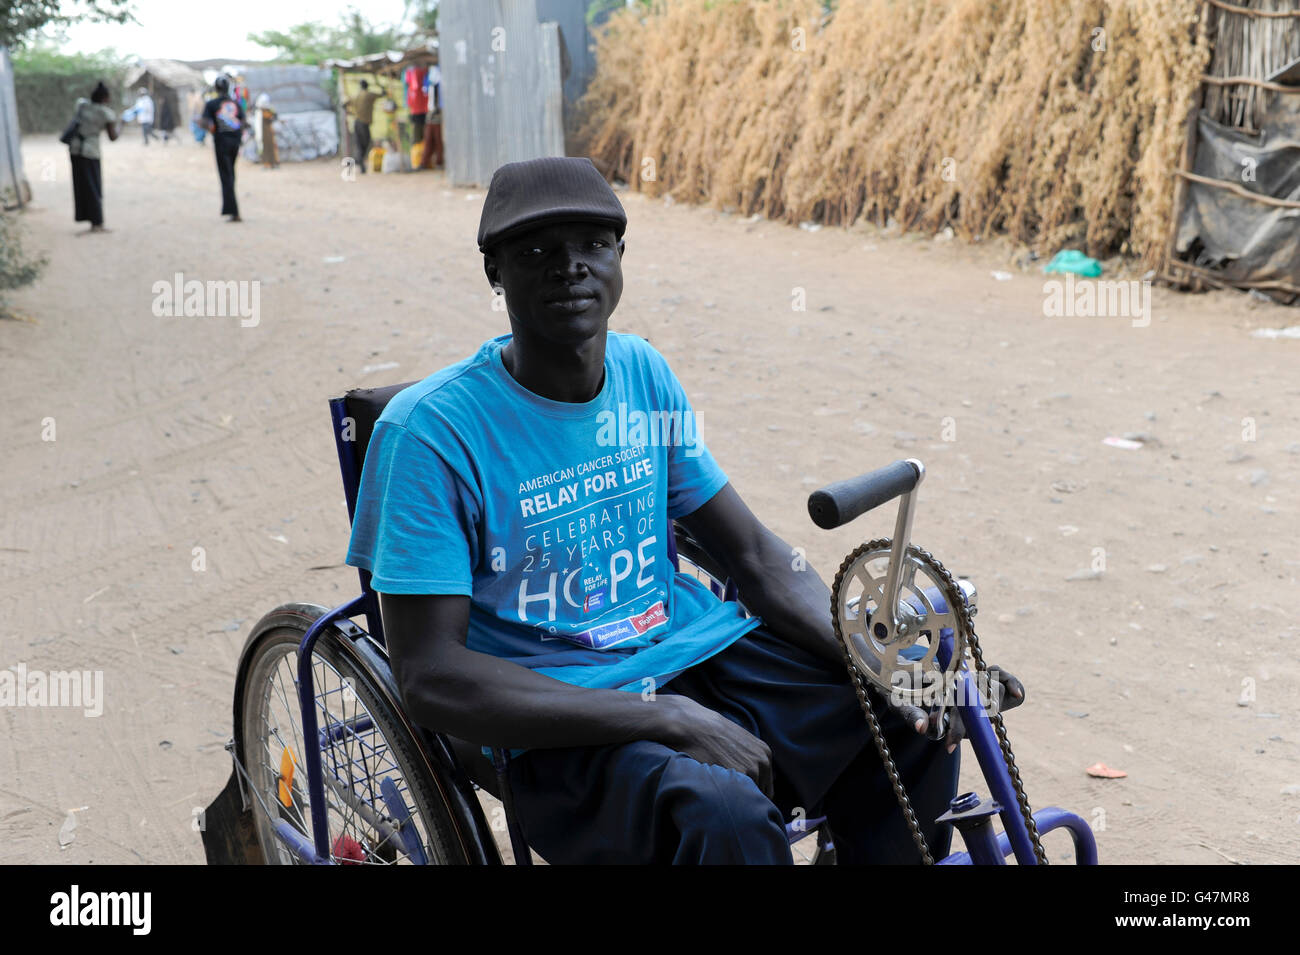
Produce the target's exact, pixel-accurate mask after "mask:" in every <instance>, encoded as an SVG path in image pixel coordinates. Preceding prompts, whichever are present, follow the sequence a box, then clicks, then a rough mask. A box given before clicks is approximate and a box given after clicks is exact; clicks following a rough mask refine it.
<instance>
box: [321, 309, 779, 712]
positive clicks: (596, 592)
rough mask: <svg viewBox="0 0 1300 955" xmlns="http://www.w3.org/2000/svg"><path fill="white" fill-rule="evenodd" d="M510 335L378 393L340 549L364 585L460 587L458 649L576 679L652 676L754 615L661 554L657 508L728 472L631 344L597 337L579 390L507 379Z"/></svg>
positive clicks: (671, 672)
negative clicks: (595, 359) (598, 355)
mask: <svg viewBox="0 0 1300 955" xmlns="http://www.w3.org/2000/svg"><path fill="white" fill-rule="evenodd" d="M509 340H510V336H508V335H506V336H502V337H501V338H496V339H493V340H491V341H488V342H486V343H484V345H483V346H482V347H481V348H480V349H479V350H478V352H477V354H475V355H473V356H472V357H470V358H467V359H466V360H464V361H462V362H459V363H457V364H455V365H452V366H450V367H449V368H445V369H443V370H442V371H440V372H438V373H437V374H434V375H432V376H430V377H429V378H426V379H425V380H424V381H422V382H419V383H418V384H415V385H412V386H411V387H409V388H407V389H405V390H404V391H402V392H400V393H399V394H397V395H396V396H395V397H394V398H393V399H392V401H390V402H389V404H388V406H387V407H386V408H385V409H384V413H383V414H382V415H381V416H380V418H379V422H378V423H377V424H376V426H375V430H374V435H373V436H372V438H371V441H370V445H369V448H368V449H367V451H366V460H365V467H364V470H363V474H362V477H361V488H360V491H359V494H358V497H357V508H356V516H355V518H354V520H353V524H352V543H351V546H350V548H349V549H348V557H347V561H348V563H349V564H352V565H353V566H357V567H363V568H365V569H367V570H369V571H370V572H371V574H372V575H373V580H372V586H373V587H374V589H375V590H377V591H379V592H380V593H388V594H463V595H465V596H468V597H469V598H470V620H469V633H468V639H467V646H468V647H469V648H470V649H471V650H477V651H479V652H482V653H488V654H491V655H493V656H497V657H502V658H504V659H507V660H510V661H511V662H513V663H517V664H520V665H521V666H525V667H528V668H529V669H532V670H536V671H537V672H539V673H543V674H545V675H546V676H549V677H553V678H555V679H557V680H561V681H563V682H565V683H570V684H574V685H578V686H586V687H593V688H601V689H624V690H637V691H640V690H643V689H645V688H646V687H662V686H663V685H664V684H665V683H667V682H668V681H669V680H671V679H672V678H673V677H675V676H677V675H678V674H679V673H681V672H682V671H683V670H685V669H687V668H688V667H691V666H694V665H695V664H697V663H701V662H702V661H704V660H706V659H708V658H709V657H711V656H713V655H714V654H715V653H718V652H719V651H721V650H723V649H725V648H726V647H728V646H730V645H731V644H732V643H733V642H735V641H736V640H737V639H739V638H740V637H741V636H742V635H744V634H745V633H747V632H749V631H750V630H752V629H753V628H754V627H756V626H758V625H759V620H758V619H757V618H752V617H746V616H745V615H744V614H743V612H742V611H741V610H740V609H739V607H738V606H737V605H736V604H735V603H734V602H732V603H725V602H723V601H720V600H718V599H717V598H716V597H715V596H714V595H713V594H712V593H711V592H710V591H709V589H708V588H707V587H705V586H704V585H703V584H701V583H700V582H699V581H698V580H696V579H695V578H694V577H691V576H689V575H687V574H676V573H674V571H673V568H672V564H671V563H670V562H669V560H668V535H670V534H671V533H672V525H671V520H672V519H673V518H677V517H682V516H684V515H687V514H690V513H691V512H692V511H694V510H696V509H697V508H698V507H700V505H702V504H704V503H705V502H707V501H708V500H709V499H710V498H711V497H713V495H714V494H716V493H717V492H718V491H719V490H721V489H722V487H723V486H724V485H725V484H726V483H727V476H726V474H724V473H723V471H722V469H721V468H720V467H719V466H718V464H717V462H716V461H714V459H713V456H712V455H711V454H710V453H709V451H708V449H707V448H706V447H705V446H704V443H703V442H702V441H701V440H700V436H699V428H698V420H697V419H696V417H695V415H694V412H693V410H692V409H691V405H690V402H689V401H688V400H687V398H686V394H685V392H684V391H683V390H682V386H681V383H680V382H678V380H677V378H676V376H675V375H674V374H673V373H672V371H671V370H670V369H669V367H668V363H667V362H666V361H665V360H664V358H663V356H662V355H660V354H659V353H658V352H657V351H655V350H654V349H653V348H652V347H651V346H650V344H649V343H648V342H646V341H645V340H644V339H642V338H639V337H637V336H634V335H623V334H618V333H614V332H611V333H609V336H608V339H607V342H606V346H605V380H604V384H603V386H602V387H601V391H600V393H599V394H598V395H597V396H596V397H595V398H594V399H592V400H591V401H588V402H582V403H571V402H563V401H552V400H550V399H548V398H543V397H541V396H539V395H535V394H533V393H532V392H531V391H528V390H527V389H526V388H524V387H523V386H522V385H520V384H519V383H518V382H517V381H515V379H514V378H513V377H511V375H510V373H509V372H508V371H506V368H505V365H504V364H503V363H502V361H501V349H502V346H503V345H505V344H506V343H508V342H509ZM648 680H653V681H654V682H653V683H649V682H647V681H648Z"/></svg>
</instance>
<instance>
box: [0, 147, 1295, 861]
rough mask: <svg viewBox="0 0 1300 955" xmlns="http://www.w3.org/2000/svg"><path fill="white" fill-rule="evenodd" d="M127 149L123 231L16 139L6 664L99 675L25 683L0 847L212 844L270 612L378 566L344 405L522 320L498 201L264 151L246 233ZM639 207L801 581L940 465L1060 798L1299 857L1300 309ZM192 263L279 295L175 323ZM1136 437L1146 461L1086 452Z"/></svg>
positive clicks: (694, 363) (163, 167)
mask: <svg viewBox="0 0 1300 955" xmlns="http://www.w3.org/2000/svg"><path fill="white" fill-rule="evenodd" d="M133 132H134V131H133V130H132V131H131V133H133ZM105 152H106V158H105V160H104V179H105V188H106V192H107V218H108V224H109V225H110V226H111V227H112V229H113V230H114V231H113V232H112V233H111V234H108V235H103V236H90V237H77V236H76V235H75V234H74V233H75V231H76V229H78V228H80V226H74V224H73V222H72V212H71V188H70V185H69V182H68V164H67V159H66V156H65V155H64V152H63V149H62V147H60V146H59V145H58V144H57V143H56V142H55V141H54V140H53V138H52V137H49V138H30V139H28V140H27V141H26V143H25V144H24V158H25V162H26V166H27V170H28V174H29V176H30V177H31V178H32V179H33V185H34V188H35V190H36V206H35V208H33V209H32V210H31V211H30V213H29V214H28V215H27V216H25V221H26V223H27V226H28V229H29V236H30V244H31V245H32V246H33V247H34V248H38V249H44V250H45V251H47V252H48V253H49V256H50V265H49V268H48V270H47V272H46V273H45V276H44V278H43V279H42V281H41V282H40V283H39V284H38V285H37V286H35V287H32V288H29V289H27V290H24V291H23V292H22V293H20V294H19V295H17V296H16V303H17V304H18V306H19V308H21V309H22V310H23V311H24V312H25V313H26V314H27V315H28V316H30V318H31V321H29V322H13V321H6V322H0V380H3V382H4V397H5V414H4V415H3V417H2V418H0V441H2V442H3V446H4V447H5V448H6V455H5V457H6V461H5V464H4V470H3V473H4V482H3V487H2V488H0V500H3V505H2V506H0V518H2V519H0V580H2V581H3V589H2V591H0V593H2V594H3V596H0V621H3V623H2V624H0V658H2V659H0V663H3V664H4V665H6V666H9V665H14V666H17V665H19V664H23V665H25V666H26V667H27V668H28V669H29V670H36V669H43V670H68V669H79V670H102V671H103V674H104V706H103V714H102V715H101V716H99V717H95V718H89V717H86V716H84V715H83V714H82V713H81V712H80V711H75V710H69V709H56V708H47V709H33V708H11V707H6V708H3V709H0V730H2V732H3V736H4V740H5V743H4V744H3V746H0V847H2V848H0V860H3V861H6V862H67V863H88V862H96V863H108V862H149V863H158V862H162V863H174V862H187V863H197V862H202V860H203V852H202V848H201V844H200V841H199V835H198V833H197V831H195V829H194V827H193V825H192V812H193V809H194V807H200V806H203V805H205V804H206V803H207V802H208V801H209V800H210V799H211V798H212V797H213V796H214V795H215V794H216V793H217V792H218V791H219V789H220V788H221V786H222V785H223V784H224V782H225V780H226V777H227V776H228V775H229V772H230V760H229V758H228V756H227V755H226V753H225V752H224V751H223V749H222V746H223V744H224V743H225V741H226V739H227V738H228V737H229V735H230V729H231V728H230V703H231V688H232V684H233V679H234V669H235V664H236V660H237V656H238V652H239V649H240V647H241V646H242V644H243V641H244V639H245V637H246V636H247V635H248V633H249V631H250V629H251V627H252V626H253V624H254V623H255V622H256V620H257V619H258V618H259V617H260V616H261V615H262V614H264V613H265V612H267V611H269V610H270V609H271V608H273V607H275V606H276V605H278V604H280V603H282V602H286V601H295V600H296V601H309V602H316V603H322V604H334V603H337V602H340V601H341V600H342V599H344V598H345V597H347V596H350V595H351V593H352V591H353V590H354V588H355V586H356V581H355V576H354V574H353V572H352V571H351V570H350V569H348V568H346V567H344V566H342V555H343V552H344V547H345V543H346V540H347V531H348V524H347V515H346V512H345V510H344V507H343V505H342V493H341V489H340V485H339V479H338V472H337V464H336V461H335V456H334V448H333V444H332V441H331V438H330V432H329V426H328V423H327V421H328V418H327V409H326V399H327V398H329V397H330V396H333V395H337V394H340V393H342V392H343V391H345V390H347V389H348V388H351V387H355V386H360V385H379V384H385V383H389V382H396V381H402V380H407V379H413V378H418V377H422V376H424V375H426V374H429V373H431V372H432V371H434V370H436V369H437V368H439V367H441V366H443V365H444V364H447V363H449V362H451V361H454V360H457V359H459V358H461V357H463V356H465V355H466V354H469V353H470V352H471V351H472V350H473V349H474V348H475V347H476V346H477V345H478V344H479V343H480V342H481V341H482V340H483V339H484V338H487V337H489V336H491V335H496V334H499V333H501V332H503V331H505V330H506V326H505V323H504V321H503V316H502V314H501V313H499V312H494V311H493V310H492V309H491V298H490V290H489V288H488V285H487V283H486V281H485V280H484V278H483V274H482V266H481V260H480V257H479V256H478V254H477V252H476V249H475V247H474V242H473V236H474V232H475V228H476V226H477V222H478V216H479V210H480V205H481V190H473V191H470V190H452V189H449V188H448V187H447V185H446V183H445V180H444V179H443V177H442V176H441V175H440V174H435V173H428V172H426V173H420V174H416V175H409V176H386V177H381V176H377V175H369V176H365V177H362V178H359V179H358V180H357V181H355V182H349V181H346V180H344V179H343V178H342V177H341V176H340V173H339V168H338V167H337V166H336V165H334V164H332V163H328V162H321V163H315V164H310V165H305V166H284V167H282V168H281V169H279V170H277V171H274V172H267V171H264V170H261V169H258V168H253V167H250V166H249V165H247V164H243V163H241V166H240V169H239V198H240V203H241V206H242V208H243V210H244V215H245V218H246V220H247V221H246V222H245V223H244V224H242V225H228V224H226V223H225V222H223V221H222V220H221V219H220V218H219V216H218V210H219V193H218V186H217V177H216V172H215V169H214V168H213V160H212V156H211V151H210V149H199V148H197V147H196V146H195V145H194V144H193V143H182V144H178V145H173V146H172V147H170V148H168V149H164V148H160V147H157V146H150V147H148V148H147V149H146V148H145V147H143V146H141V145H140V144H139V143H138V142H136V141H135V138H134V135H131V134H130V133H129V134H128V136H127V137H126V138H124V140H122V141H120V142H118V143H115V144H111V145H108V146H107V148H106V150H105ZM624 198H625V199H626V203H627V207H628V212H629V217H630V226H629V230H628V251H627V256H626V259H625V273H626V278H627V284H626V291H625V294H624V297H623V304H622V306H621V307H620V308H619V310H618V312H617V314H616V316H615V318H614V326H615V327H616V328H618V329H620V330H624V331H630V332H636V333H639V334H642V335H645V336H647V337H648V338H649V339H650V340H651V341H652V342H653V343H654V344H655V345H656V346H657V347H658V348H659V349H660V350H661V351H663V352H664V353H665V354H666V355H667V356H668V358H669V360H670V361H671V362H672V364H673V365H674V367H675V369H676V371H677V373H678V375H679V377H680V378H681V379H682V380H683V382H684V383H685V384H686V386H687V389H688V391H689V392H690V393H691V395H692V396H693V399H694V402H695V405H696V409H697V411H698V413H699V416H700V420H701V424H702V430H703V434H704V436H705V438H706V440H708V441H709V443H710V445H711V447H712V449H713V451H714V453H715V454H716V456H717V457H718V459H719V460H720V461H721V463H722V465H723V466H724V468H726V469H727V471H728V472H729V473H730V475H731V477H732V479H733V482H734V483H735V485H736V486H737V488H738V489H739V490H740V492H741V493H742V494H743V495H744V497H745V498H746V499H747V500H748V501H749V503H750V504H751V506H752V507H753V508H754V509H755V511H757V512H758V513H759V514H760V515H761V516H762V517H763V518H764V519H766V520H767V521H768V522H769V524H770V525H771V526H772V527H773V528H774V529H775V530H776V531H777V532H778V533H780V534H782V535H783V536H784V537H785V538H786V539H787V540H789V541H790V543H791V544H792V545H794V546H798V547H802V548H805V549H806V551H807V553H808V555H809V558H810V559H811V561H812V562H813V564H814V566H817V567H819V568H821V570H822V572H823V573H825V574H829V573H830V572H832V571H833V570H834V568H835V567H836V566H837V565H838V564H839V561H840V559H841V558H842V556H843V554H844V553H846V552H847V551H848V550H849V549H850V548H851V547H852V546H854V545H856V544H857V543H858V542H859V541H860V540H862V539H865V538H866V537H869V536H885V535H888V534H889V533H891V531H892V512H890V513H886V514H879V515H872V516H870V517H868V518H866V519H864V520H861V521H859V522H857V523H856V524H855V525H852V526H850V527H848V528H842V529H840V530H839V531H836V532H833V533H825V532H821V531H818V530H816V529H815V528H814V527H813V526H812V524H811V523H810V521H809V520H808V517H807V514H806V511H805V504H804V501H805V498H806V495H807V493H808V492H809V491H810V490H811V489H813V488H814V486H816V485H820V484H822V483H825V482H829V481H832V480H835V479H839V478H842V477H846V476H849V475H851V474H854V473H858V472H861V471H864V470H867V469H870V468H872V467H875V466H878V465H881V464H884V463H886V462H888V461H891V460H893V459H895V458H898V457H904V456H916V457H919V458H921V459H922V460H924V462H925V463H926V465H927V466H928V468H929V476H928V478H927V480H926V483H925V485H924V489H923V493H922V495H921V500H920V510H919V514H918V517H917V520H916V525H915V529H914V540H915V541H916V542H918V543H920V544H921V545H922V546H925V547H927V548H928V549H930V550H931V551H933V552H934V553H935V554H936V556H938V557H939V558H940V559H942V560H943V561H944V562H945V563H946V564H947V565H948V566H949V567H951V568H953V569H954V570H956V571H958V572H961V573H964V574H967V575H969V576H971V577H972V578H973V579H974V580H975V582H976V583H977V585H978V586H979V588H980V614H979V616H978V618H977V623H978V624H979V628H978V629H979V631H980V635H981V638H982V642H983V645H984V648H985V652H986V654H987V656H988V657H989V658H990V659H991V660H993V661H996V662H999V663H1001V664H1003V665H1005V666H1007V667H1008V668H1009V669H1011V670H1012V671H1014V672H1015V673H1017V674H1018V675H1019V676H1020V677H1021V678H1023V680H1024V681H1025V683H1026V685H1027V686H1028V688H1029V701H1028V703H1027V704H1026V705H1025V706H1024V707H1023V708H1022V709H1021V710H1019V711H1017V712H1015V713H1013V714H1012V715H1011V716H1010V717H1009V726H1010V729H1011V733H1012V740H1013V743H1014V745H1015V749H1016V753H1017V755H1018V757H1019V760H1020V763H1021V766H1022V769H1023V772H1024V776H1025V778H1026V780H1027V782H1028V787H1029V795H1030V798H1031V800H1032V801H1033V803H1034V804H1035V805H1036V806H1046V805H1051V804H1055V805H1060V806H1064V807H1068V808H1071V809H1073V810H1075V811H1077V812H1079V813H1080V814H1082V815H1084V816H1085V817H1086V818H1088V819H1089V820H1090V821H1091V822H1093V823H1094V825H1095V826H1096V827H1097V828H1098V830H1099V831H1098V841H1099V844H1100V849H1101V854H1102V859H1103V860H1104V861H1107V862H1142V863H1146V862H1156V863H1172V862H1188V863H1204V864H1218V863H1226V862H1229V861H1235V862H1243V863H1256V864H1258V863H1272V862H1284V861H1291V862H1294V861H1297V859H1298V858H1300V796H1297V795H1296V788H1297V784H1300V758H1298V757H1300V721H1298V716H1297V714H1298V712H1300V708H1298V707H1297V702H1298V698H1300V689H1297V687H1298V686H1300V679H1298V678H1300V664H1298V663H1297V652H1296V651H1297V644H1298V643H1300V622H1298V621H1300V618H1298V617H1297V613H1296V608H1295V606H1294V605H1293V604H1292V603H1291V601H1292V600H1294V599H1295V595H1296V586H1295V585H1296V574H1297V569H1300V544H1298V543H1297V534H1296V531H1297V528H1298V527H1300V523H1298V522H1297V502H1296V495H1295V490H1294V489H1295V487H1296V484H1297V481H1298V480H1300V411H1298V410H1297V409H1298V408H1300V404H1298V403H1297V400H1296V398H1297V396H1298V395H1300V379H1298V378H1297V375H1296V367H1297V349H1300V342H1295V341H1285V340H1283V341H1270V340H1261V339H1258V338H1253V337H1251V336H1250V334H1249V331H1250V330H1251V329H1253V328H1257V327H1278V326H1283V325H1288V324H1295V323H1296V321H1297V318H1296V316H1297V314H1298V313H1297V312H1295V311H1294V310H1287V309H1283V308H1280V307H1277V306H1273V305H1271V304H1267V303H1259V302H1257V301H1255V300H1252V299H1250V298H1248V297H1245V296H1242V295H1239V294H1236V293H1220V294H1215V295H1210V296H1201V297H1194V296H1184V295H1179V294H1175V293H1172V292H1169V291H1166V290H1162V289H1156V290H1155V292H1154V296H1153V302H1152V316H1153V320H1152V322H1151V324H1150V325H1149V327H1145V328H1135V327H1133V325H1132V323H1131V322H1130V321H1129V320H1128V319H1126V318H1104V317H1103V318H1078V317H1056V318H1050V317H1045V316H1044V314H1043V300H1044V293H1043V277H1042V275H1041V274H1040V273H1038V272H1035V271H1028V270H1021V269H1019V268H1017V267H1016V266H1015V265H1013V264H1011V263H1012V255H1011V253H1010V252H1009V251H1008V250H1005V249H1000V248H996V247H985V248H979V247H969V246H963V245H961V244H959V243H954V242H943V241H932V240H926V239H919V238H908V237H903V238H899V237H896V236H891V235H887V234H884V233H881V232H878V231H876V230H874V229H854V230H850V231H841V230H832V229H823V230H820V231H816V232H810V231H805V230H800V229H796V228H790V227H786V226H780V225H776V224H773V223H770V222H762V221H760V222H751V221H745V220H741V219H739V218H738V217H735V216H729V215H726V214H723V213H718V212H714V211H710V210H705V209H690V208H682V207H680V206H677V207H669V206H667V205H665V204H663V203H661V202H658V201H651V200H647V199H644V198H642V197H640V196H628V195H626V194H625V195H624ZM340 257H341V258H342V261H338V259H339V258H340ZM994 270H1006V271H1008V272H1010V273H1012V278H1011V279H1010V280H1008V281H998V280H996V279H995V278H994V277H993V276H992V275H991V272H993V271H994ZM178 271H179V272H182V273H184V275H185V276H186V278H198V279H201V280H209V279H213V280H241V281H242V280H256V281H259V282H260V283H261V300H260V321H259V323H258V324H257V325H256V326H253V327H241V324H240V321H239V319H237V318H219V317H209V318H172V317H159V316H157V315H155V314H154V311H153V309H152V307H151V306H152V304H153V301H154V293H153V290H152V286H153V283H154V282H156V281H160V280H164V281H170V280H171V278H172V276H173V275H174V273H176V272H178ZM799 290H802V292H801V291H799ZM801 295H802V296H804V297H806V309H805V310H803V311H796V310H794V308H793V305H795V304H797V303H798V300H799V298H800V296H801ZM393 363H396V367H393ZM374 366H385V367H381V369H380V370H375V369H374ZM47 419H53V425H54V428H55V432H54V437H55V440H53V441H50V440H43V436H45V437H48V436H49V434H48V430H49V425H50V422H48V421H47ZM1243 419H1250V421H1247V422H1245V423H1244V424H1243ZM1252 423H1253V429H1254V433H1253V434H1251V432H1250V429H1251V427H1252ZM1133 432H1140V433H1142V434H1143V435H1144V437H1145V439H1146V440H1145V443H1144V445H1143V446H1142V447H1141V448H1140V449H1139V450H1124V449H1120V448H1115V447H1110V446H1107V445H1105V444H1103V443H1102V439H1103V438H1105V437H1107V436H1108V435H1123V434H1125V433H1133ZM1251 438H1253V440H1250V439H1251ZM1288 488H1291V490H1290V491H1288V490H1287V489H1288ZM196 547H201V548H203V551H204V553H205V555H206V570H203V571H201V572H197V571H195V570H194V569H193V562H194V557H193V556H192V555H193V553H194V551H193V549H194V548H196ZM1098 548H1100V549H1101V550H1098ZM1099 559H1104V570H1103V571H1102V572H1101V573H1100V574H1097V573H1094V572H1093V570H1094V569H1095V568H1096V567H1100V566H1101V564H1100V563H1099ZM1072 578H1074V579H1072ZM1098 761H1101V762H1104V763H1106V764H1107V765H1109V766H1112V767H1117V768H1120V769H1123V770H1125V771H1127V773H1128V776H1127V778H1124V779H1119V780H1105V779H1094V778H1090V777H1089V776H1088V775H1086V774H1085V772H1084V769H1085V767H1088V766H1090V765H1092V764H1094V763H1096V762H1098ZM970 763H971V764H972V765H973V760H971V761H970ZM970 775H971V774H969V773H968V774H967V776H968V777H969V776H970ZM972 782H976V781H975V780H972ZM978 783H979V785H980V788H983V787H982V781H978ZM1288 788H1289V793H1288ZM70 811H74V812H73V815H72V818H73V819H75V821H76V828H75V832H74V833H73V839H72V842H71V844H70V845H69V846H67V847H66V848H60V841H59V838H58V833H59V831H60V828H61V826H63V825H64V824H65V821H66V820H67V818H68V816H69V812H70ZM1047 843H1048V851H1049V853H1050V854H1054V855H1056V856H1057V857H1058V858H1059V857H1062V856H1064V855H1065V854H1066V846H1067V845H1068V839H1067V838H1066V837H1065V836H1064V835H1062V834H1059V833H1058V834H1055V835H1053V836H1050V837H1049V838H1048V840H1047Z"/></svg>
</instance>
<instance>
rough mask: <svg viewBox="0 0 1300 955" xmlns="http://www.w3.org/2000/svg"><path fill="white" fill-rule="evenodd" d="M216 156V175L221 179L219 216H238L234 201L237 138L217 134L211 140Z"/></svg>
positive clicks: (237, 207)
mask: <svg viewBox="0 0 1300 955" xmlns="http://www.w3.org/2000/svg"><path fill="white" fill-rule="evenodd" d="M213 144H214V147H215V152H216V154H217V175H218V176H220V177H221V214H222V215H223V216H237V215H239V203H238V202H236V201H235V159H236V158H237V157H238V156H239V137H238V136H227V135H225V134H224V133H218V134H217V136H216V137H215V138H214V140H213Z"/></svg>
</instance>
